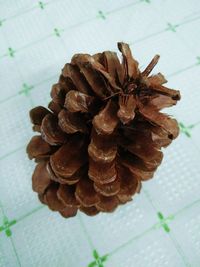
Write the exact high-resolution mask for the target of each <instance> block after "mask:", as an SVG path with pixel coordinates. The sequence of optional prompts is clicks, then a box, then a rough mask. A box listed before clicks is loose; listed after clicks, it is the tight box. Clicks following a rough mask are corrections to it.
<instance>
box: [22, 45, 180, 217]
mask: <svg viewBox="0 0 200 267" xmlns="http://www.w3.org/2000/svg"><path fill="white" fill-rule="evenodd" d="M118 48H119V50H120V52H121V53H122V62H120V61H119V59H118V57H117V55H116V53H115V52H110V51H105V52H103V53H98V54H95V55H93V56H91V55H88V54H76V55H74V56H73V57H72V59H71V63H67V64H66V65H65V66H64V68H63V70H62V74H61V76H60V78H59V81H58V83H57V84H55V85H53V87H52V90H51V98H52V101H51V102H50V103H49V106H48V108H49V109H46V108H44V107H41V106H39V107H36V108H34V109H32V110H31V111H30V117H31V121H32V123H33V125H34V126H33V130H34V131H37V132H39V133H40V134H39V135H36V136H34V137H33V138H32V139H31V141H30V142H29V144H28V146H27V153H28V156H29V158H30V159H33V158H34V159H35V161H36V162H37V166H36V168H35V171H34V173H33V176H32V185H33V190H34V191H36V192H37V193H38V195H39V199H40V200H41V202H42V203H44V204H46V205H48V207H49V208H50V209H51V210H53V211H59V212H60V214H61V215H62V216H64V217H71V216H75V215H76V213H77V211H78V209H79V210H80V211H82V212H84V213H86V214H87V215H96V214H97V213H99V212H100V211H102V212H112V211H114V210H115V209H116V207H117V206H118V205H120V204H124V203H126V202H128V201H130V200H131V199H132V197H133V195H134V194H135V193H138V192H139V191H140V189H141V182H142V181H146V180H148V179H150V178H152V177H153V175H154V172H155V170H156V169H157V167H158V166H159V165H160V163H161V161H162V158H163V153H162V152H161V148H162V147H166V146H168V145H169V144H170V143H171V142H172V140H173V139H175V138H176V137H177V136H178V133H179V128H178V125H177V121H176V120H175V119H172V118H171V117H169V116H167V115H166V114H163V113H161V112H160V110H161V109H163V108H166V107H170V106H172V105H175V104H176V102H177V100H179V99H180V93H179V91H176V90H173V89H169V88H167V87H165V86H163V84H164V83H166V82H167V81H166V80H165V78H164V76H163V75H162V74H161V73H158V74H156V75H151V76H150V73H151V71H152V69H153V68H154V66H155V65H156V64H157V62H158V60H159V56H158V55H156V56H155V57H154V58H153V59H152V61H151V62H150V64H149V65H148V66H147V67H146V69H145V70H144V71H142V72H141V71H140V70H139V68H138V62H137V61H136V60H135V59H134V58H133V56H132V54H131V50H130V48H129V46H128V45H127V44H125V43H118Z"/></svg>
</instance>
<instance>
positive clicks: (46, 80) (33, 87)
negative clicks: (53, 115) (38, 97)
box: [0, 73, 59, 104]
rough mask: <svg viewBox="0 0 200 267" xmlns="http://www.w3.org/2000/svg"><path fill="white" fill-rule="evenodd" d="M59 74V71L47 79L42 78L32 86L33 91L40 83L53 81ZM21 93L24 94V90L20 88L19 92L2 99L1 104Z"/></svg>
mask: <svg viewBox="0 0 200 267" xmlns="http://www.w3.org/2000/svg"><path fill="white" fill-rule="evenodd" d="M58 76H59V73H58V74H56V75H53V76H51V77H49V78H47V79H45V80H42V81H40V82H38V83H35V84H33V86H32V88H31V91H32V90H36V88H35V87H38V86H39V85H42V84H43V83H46V82H48V81H51V80H53V79H55V78H57V77H58ZM21 94H22V90H20V91H19V92H18V93H16V94H14V95H11V96H9V97H7V98H4V99H2V100H1V101H0V104H2V103H5V102H7V101H9V100H10V99H12V98H15V97H17V96H18V95H21Z"/></svg>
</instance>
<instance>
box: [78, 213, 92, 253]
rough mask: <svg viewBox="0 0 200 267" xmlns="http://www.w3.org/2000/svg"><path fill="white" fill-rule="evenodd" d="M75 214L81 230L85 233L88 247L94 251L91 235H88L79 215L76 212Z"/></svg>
mask: <svg viewBox="0 0 200 267" xmlns="http://www.w3.org/2000/svg"><path fill="white" fill-rule="evenodd" d="M77 216H78V219H79V222H80V226H81V228H82V230H83V232H84V234H85V237H86V238H87V241H88V243H89V245H90V248H91V249H92V251H94V250H95V246H94V244H93V242H92V239H91V237H90V235H89V233H88V231H87V229H86V227H85V224H84V223H83V220H82V218H81V215H80V214H79V213H78V215H77Z"/></svg>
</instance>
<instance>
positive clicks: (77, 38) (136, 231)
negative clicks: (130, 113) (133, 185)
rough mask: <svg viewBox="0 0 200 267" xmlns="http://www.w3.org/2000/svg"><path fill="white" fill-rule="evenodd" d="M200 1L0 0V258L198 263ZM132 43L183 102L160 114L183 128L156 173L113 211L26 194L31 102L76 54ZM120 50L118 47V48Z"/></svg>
mask: <svg viewBox="0 0 200 267" xmlns="http://www.w3.org/2000/svg"><path fill="white" fill-rule="evenodd" d="M199 28H200V3H199V1H197V0H192V1H187V0H177V1H172V0H165V1H162V0H141V1H140V0H138V1H137V0H125V1H124V0H123V1H122V0H119V1H112V0H110V1H107V0H102V1H98V0H95V1H89V0H88V1H87V0H86V1H84V3H83V1H63V0H56V1H38V2H34V3H33V1H29V0H26V1H25V0H20V1H13V0H9V1H2V0H0V40H1V41H0V83H1V95H0V121H1V127H0V136H1V140H0V148H1V149H0V181H1V185H0V266H1V267H10V266H14V267H18V266H23V267H26V266H31V267H36V266H39V267H42V266H48V267H55V266H56V267H79V266H80V267H83V266H85V267H96V266H97V267H102V266H103V267H125V266H128V267H157V266H165V267H182V266H191V267H199V262H200V256H199V255H200V243H199V240H200V229H199V225H200V218H199V214H200V198H199V192H200V176H199V173H200V165H199V158H200V143H199V132H200V131H199V130H200V115H199V114H200V105H199V103H200V93H199V90H198V88H199V86H200V76H199V71H200V33H199ZM118 41H120V42H121V41H123V42H126V43H128V44H129V45H130V48H131V50H132V51H133V54H134V57H135V58H136V59H137V61H138V62H139V63H140V68H141V69H142V70H144V69H145V67H146V66H147V65H148V64H149V62H150V61H151V59H152V58H153V56H154V55H156V54H159V55H161V59H160V61H159V64H157V66H156V67H155V69H154V70H153V74H156V73H158V72H159V71H160V72H162V73H164V74H165V76H166V79H167V80H168V81H169V82H168V85H167V86H168V87H170V88H176V89H178V90H180V91H181V95H182V100H181V101H180V102H179V103H178V105H177V106H176V107H172V108H168V109H167V110H164V112H166V113H169V114H170V115H172V116H174V117H175V118H176V119H177V120H178V123H179V128H180V135H179V137H178V138H177V139H176V140H175V141H174V142H173V143H172V144H171V145H170V146H169V147H168V148H167V149H166V150H164V159H163V162H162V165H161V166H160V167H159V168H158V170H157V172H156V175H155V176H154V179H152V180H149V181H148V182H146V183H143V184H144V185H143V189H142V190H141V193H140V194H137V195H135V196H134V200H133V201H132V202H129V203H127V204H126V205H122V206H120V207H119V208H118V209H117V210H116V211H115V212H113V213H111V214H103V213H100V214H98V215H96V216H95V217H88V216H86V215H84V214H82V213H78V214H77V216H76V217H74V218H69V219H67V220H66V219H65V218H62V217H61V216H59V214H57V213H55V212H52V211H50V210H49V209H48V208H47V207H46V206H44V205H42V204H41V203H40V202H39V201H38V198H37V196H36V194H34V193H33V192H32V184H31V179H30V177H31V175H32V173H33V171H34V167H35V164H34V162H31V161H30V160H29V159H28V158H27V155H26V145H27V143H28V142H29V140H30V138H31V137H32V135H33V133H32V130H31V127H30V121H29V117H28V112H29V110H30V109H32V108H33V107H35V106H36V105H40V106H46V105H47V103H49V102H50V100H51V99H50V94H49V92H50V90H51V86H52V84H55V83H56V82H57V79H58V77H59V75H60V70H61V69H62V68H63V66H64V65H65V63H66V62H70V60H71V56H72V55H74V54H77V53H88V54H91V55H94V54H96V53H98V52H100V51H108V50H109V51H115V52H117V49H116V43H117V42H118ZM118 56H119V57H120V53H118Z"/></svg>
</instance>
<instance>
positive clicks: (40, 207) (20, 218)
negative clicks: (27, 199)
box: [17, 205, 46, 222]
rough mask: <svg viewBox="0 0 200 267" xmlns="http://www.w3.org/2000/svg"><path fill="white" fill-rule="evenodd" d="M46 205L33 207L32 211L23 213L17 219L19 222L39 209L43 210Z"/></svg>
mask: <svg viewBox="0 0 200 267" xmlns="http://www.w3.org/2000/svg"><path fill="white" fill-rule="evenodd" d="M45 207H46V206H44V205H41V206H39V207H37V208H35V209H33V210H32V211H30V212H28V213H26V214H25V215H22V216H21V217H19V218H18V219H17V222H20V221H22V220H23V219H26V218H27V217H29V216H31V215H33V214H34V213H36V212H38V211H39V210H41V209H43V208H45Z"/></svg>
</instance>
